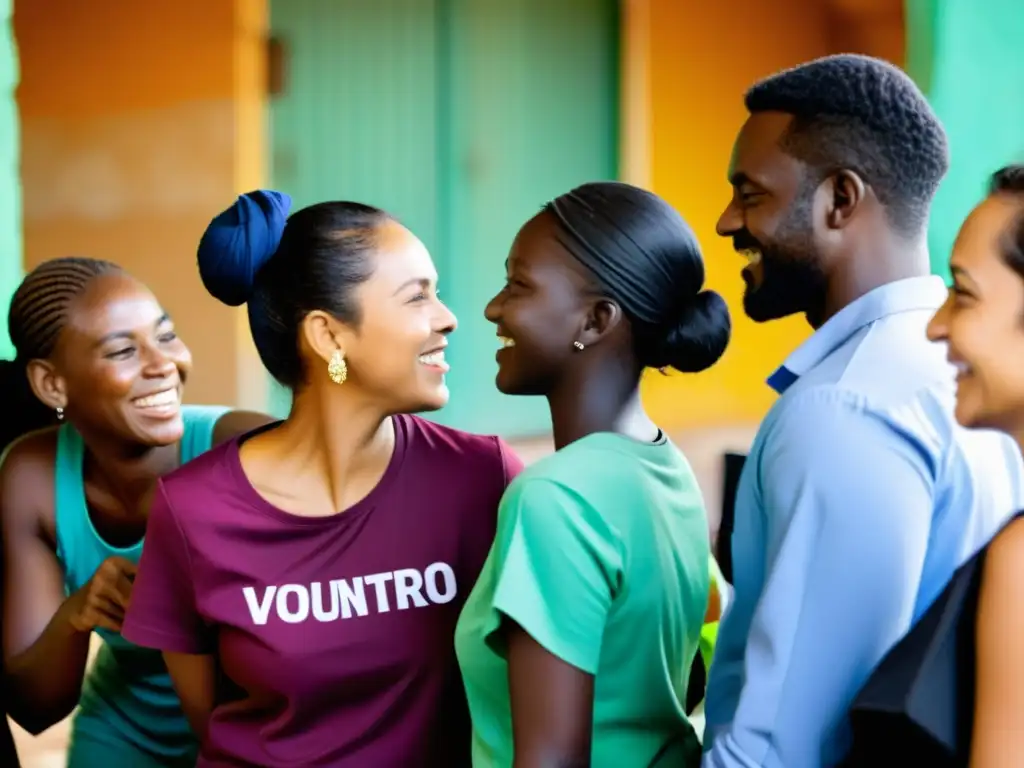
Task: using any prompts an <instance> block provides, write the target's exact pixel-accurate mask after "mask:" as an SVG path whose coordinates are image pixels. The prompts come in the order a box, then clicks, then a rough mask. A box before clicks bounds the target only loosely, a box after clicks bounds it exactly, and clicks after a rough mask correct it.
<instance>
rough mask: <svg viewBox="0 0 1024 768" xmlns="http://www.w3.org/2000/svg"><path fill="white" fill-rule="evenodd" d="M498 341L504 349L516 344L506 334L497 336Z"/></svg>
mask: <svg viewBox="0 0 1024 768" xmlns="http://www.w3.org/2000/svg"><path fill="white" fill-rule="evenodd" d="M498 343H499V344H501V347H502V349H505V348H506V347H514V346H515V345H516V343H515V341H514V340H512V339H510V338H509V337H508V336H499V337H498Z"/></svg>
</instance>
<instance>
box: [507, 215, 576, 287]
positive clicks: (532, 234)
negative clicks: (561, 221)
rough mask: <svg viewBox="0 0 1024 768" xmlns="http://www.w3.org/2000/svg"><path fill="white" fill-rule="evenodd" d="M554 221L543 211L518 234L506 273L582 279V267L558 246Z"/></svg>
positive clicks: (558, 238)
mask: <svg viewBox="0 0 1024 768" xmlns="http://www.w3.org/2000/svg"><path fill="white" fill-rule="evenodd" d="M561 237H562V233H561V230H560V229H559V227H558V224H557V222H556V221H555V217H554V216H552V215H551V214H550V213H548V212H546V211H543V212H541V213H539V214H537V215H536V216H534V217H533V218H532V219H530V220H529V221H528V222H526V224H524V225H523V228H522V229H520V230H519V234H517V235H516V239H515V240H514V241H513V242H512V249H511V251H509V255H508V266H509V269H515V270H519V271H524V272H539V271H562V272H566V273H572V274H576V275H578V276H580V277H583V276H584V270H583V267H582V265H580V264H579V262H578V261H577V260H576V258H575V257H574V256H573V255H572V254H571V253H569V251H568V250H566V248H565V246H564V245H562V243H561V240H560V238H561Z"/></svg>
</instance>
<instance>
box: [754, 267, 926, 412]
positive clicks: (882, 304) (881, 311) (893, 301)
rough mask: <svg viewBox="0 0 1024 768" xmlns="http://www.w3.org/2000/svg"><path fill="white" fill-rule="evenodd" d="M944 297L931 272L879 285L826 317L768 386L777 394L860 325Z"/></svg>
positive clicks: (912, 309)
mask: <svg viewBox="0 0 1024 768" xmlns="http://www.w3.org/2000/svg"><path fill="white" fill-rule="evenodd" d="M945 300H946V285H945V283H944V282H943V280H942V278H941V277H937V276H935V275H929V276H927V277H910V278H907V279H905V280H897V281H895V282H892V283H886V284H885V285H882V286H879V287H878V288H875V289H874V290H873V291H869V292H868V293H866V294H864V295H863V296H861V297H860V298H859V299H857V300H856V301H854V302H851V303H850V304H847V305H846V306H845V307H843V308H842V309H841V310H839V311H838V312H837V313H836V314H834V315H833V316H832V317H830V318H829V319H828V321H827V322H825V324H824V325H822V326H821V327H820V328H819V329H818V330H817V331H815V332H814V334H813V335H812V336H811V337H810V338H809V339H807V341H805V342H804V343H803V344H801V345H800V346H799V347H797V348H796V350H795V351H794V352H793V353H792V354H790V356H789V357H788V358H786V362H784V363H783V364H782V365H781V366H780V367H779V368H778V370H776V371H775V373H773V374H772V375H771V376H769V377H768V386H770V387H771V388H772V389H774V390H775V391H776V392H778V393H779V394H780V395H781V394H782V393H783V392H785V391H786V390H787V389H788V388H789V387H790V386H791V385H792V384H793V383H794V382H795V381H796V380H797V379H799V378H800V377H801V376H803V375H804V374H805V373H807V372H808V371H810V370H812V369H813V368H814V367H815V366H816V365H818V363H820V362H821V361H822V360H824V359H825V358H826V357H828V356H829V355H830V354H831V353H832V352H834V351H835V350H836V349H838V348H839V347H841V346H842V345H843V344H844V343H845V342H846V341H847V340H848V339H849V338H850V337H851V336H853V335H854V334H855V333H857V331H859V330H860V329H861V328H863V327H864V326H866V325H870V324H871V323H873V322H875V321H876V320H880V319H882V318H883V317H886V316H888V315H895V314H899V313H901V312H912V311H914V310H919V309H931V310H937V309H938V308H939V307H940V306H942V302H944V301H945Z"/></svg>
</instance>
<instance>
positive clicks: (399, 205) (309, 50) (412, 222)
mask: <svg viewBox="0 0 1024 768" xmlns="http://www.w3.org/2000/svg"><path fill="white" fill-rule="evenodd" d="M617 5H618V4H617V2H615V0H559V1H558V2H542V1H541V0H374V2H372V3H370V2H361V1H358V0H276V2H273V3H272V6H271V7H272V15H271V24H272V28H273V31H274V34H275V35H278V36H279V37H281V38H282V39H283V41H284V44H285V46H286V50H287V51H288V68H287V71H288V74H287V78H286V88H285V93H284V94H283V95H281V96H278V97H276V98H275V99H274V100H273V102H272V132H273V141H272V143H273V151H274V158H273V163H272V167H273V177H274V183H275V185H276V186H278V187H279V188H281V189H283V190H285V191H287V192H290V193H292V194H293V195H294V196H295V198H296V204H297V205H304V204H308V203H310V202H314V201H318V200H327V199H338V198H339V197H343V198H347V199H354V200H359V201H361V202H368V203H372V204H375V205H380V206H381V207H383V208H386V209H387V210H389V211H391V212H393V213H395V214H396V215H397V216H399V217H400V218H401V219H402V220H403V222H405V223H406V224H407V225H408V226H409V228H410V229H411V230H412V231H413V232H415V233H416V234H417V235H418V236H419V237H420V238H421V239H422V240H423V242H424V243H425V244H426V245H427V247H428V248H429V249H430V250H431V253H432V254H433V256H434V261H435V263H436V264H437V268H438V271H439V273H440V276H441V280H440V285H441V291H442V298H443V299H444V300H445V301H446V302H448V304H449V305H450V306H451V308H452V309H453V311H454V312H455V313H456V315H457V316H458V318H459V329H458V331H457V332H456V333H455V335H454V336H453V337H452V339H451V345H450V347H449V353H448V357H449V359H450V361H451V364H452V371H451V373H450V374H449V376H448V385H449V387H450V389H451V395H452V396H451V403H450V404H449V405H448V407H446V408H445V409H444V410H443V411H441V412H439V413H437V414H433V416H432V417H433V418H436V419H437V420H439V421H442V422H445V423H448V424H451V425H454V426H458V427H461V428H464V429H470V430H476V431H488V432H501V433H503V434H507V435H524V434H531V433H539V432H542V431H545V430H546V429H547V428H548V426H549V420H548V415H547V404H546V403H545V402H543V401H542V400H540V399H538V398H508V397H504V396H502V395H500V394H499V393H498V392H497V391H496V389H495V388H494V374H495V361H494V353H495V351H496V350H497V342H496V338H495V334H494V327H493V326H491V325H490V324H489V323H487V322H486V321H485V320H484V318H483V310H484V306H485V304H486V302H487V300H488V299H489V298H490V297H491V296H493V295H494V293H495V292H496V291H497V290H498V289H499V288H500V286H501V284H502V280H503V277H504V261H505V258H506V256H507V255H508V250H509V246H510V245H511V243H512V239H513V238H514V236H515V233H516V231H517V229H518V227H519V226H520V225H522V224H523V223H524V222H525V221H526V220H527V219H528V218H530V217H531V216H532V215H533V214H534V213H536V212H537V211H538V210H539V209H540V206H541V205H542V204H543V203H545V202H546V201H547V200H549V199H550V198H551V197H553V196H554V195H557V194H559V193H561V192H565V191H568V190H569V189H570V188H571V187H572V186H574V185H576V184H579V183H582V182H585V181H591V180H594V179H610V178H615V175H616V157H617V131H616V126H617V122H618V117H617V113H618V100H617V87H616V83H617V80H618V44H617V40H618V19H617ZM285 404H286V400H281V401H279V402H278V403H277V408H278V410H281V409H282V408H283V407H284V405H285Z"/></svg>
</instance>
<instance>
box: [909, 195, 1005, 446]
mask: <svg viewBox="0 0 1024 768" xmlns="http://www.w3.org/2000/svg"><path fill="white" fill-rule="evenodd" d="M1021 216H1024V205H1022V203H1021V199H1020V197H1015V196H1011V195H1006V194H996V195H993V196H991V197H989V198H988V199H986V200H985V201H984V202H982V203H981V205H979V206H978V207H977V208H975V209H974V210H973V211H972V212H971V214H970V216H968V217H967V220H966V221H965V222H964V225H963V227H961V229H960V233H959V235H958V236H957V239H956V243H955V245H954V246H953V254H952V257H951V258H950V270H951V272H952V275H953V284H952V286H951V287H950V292H949V296H948V297H947V299H946V302H945V304H943V305H942V307H941V308H940V309H939V311H938V312H937V313H936V314H935V317H934V318H933V319H932V321H931V323H930V324H929V326H928V338H930V339H931V340H932V341H945V342H947V343H948V347H949V359H950V361H951V362H952V363H953V364H954V365H956V367H957V393H956V418H957V421H958V422H960V424H962V425H963V426H965V427H988V428H994V429H1000V430H1003V431H1006V432H1010V433H1013V434H1020V430H1021V427H1022V426H1024V366H1021V364H1020V361H1021V360H1022V359H1024V280H1022V279H1021V276H1020V275H1018V274H1017V273H1016V272H1015V271H1014V270H1013V269H1011V268H1010V267H1009V266H1008V265H1007V264H1006V261H1005V259H1004V258H1003V255H1002V253H1003V247H1004V246H1003V244H1004V242H1005V238H1006V237H1007V236H1008V233H1009V232H1010V231H1011V228H1012V227H1015V226H1019V222H1020V217H1021Z"/></svg>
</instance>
